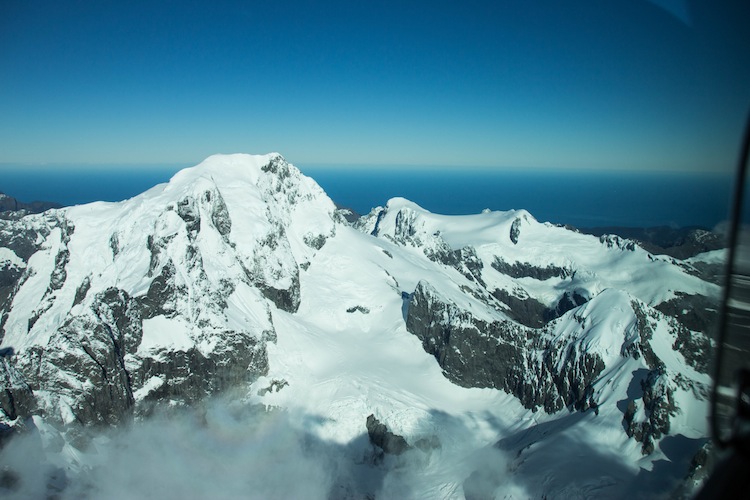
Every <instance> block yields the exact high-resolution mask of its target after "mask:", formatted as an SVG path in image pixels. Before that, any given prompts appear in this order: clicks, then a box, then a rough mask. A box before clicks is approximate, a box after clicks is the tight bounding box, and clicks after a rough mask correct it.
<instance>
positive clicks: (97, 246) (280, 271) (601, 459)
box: [0, 154, 721, 498]
mask: <svg viewBox="0 0 750 500" xmlns="http://www.w3.org/2000/svg"><path fill="white" fill-rule="evenodd" d="M720 257H721V251H714V252H709V253H706V254H701V255H699V256H696V257H693V258H691V259H686V260H679V259H675V258H673V257H669V256H664V255H655V254H651V253H648V252H647V251H646V250H643V249H642V248H641V247H639V246H637V245H635V244H634V243H633V242H632V241H630V240H627V239H623V238H620V237H617V236H612V235H602V236H601V237H594V236H591V235H585V234H580V233H577V232H575V231H571V230H568V229H565V228H562V227H558V226H554V225H551V224H548V223H541V222H538V221H537V220H536V219H534V217H533V216H532V215H531V214H530V213H528V212H527V211H525V210H511V211H507V212H486V213H482V214H477V215H470V216H443V215H438V214H433V213H430V212H428V211H426V210H424V209H423V208H421V207H419V206H418V205H416V204H414V203H412V202H410V201H408V200H405V199H402V198H394V199H392V200H390V201H388V203H387V205H386V206H385V207H377V208H374V209H373V210H372V212H371V213H370V214H368V215H366V216H363V217H362V218H360V219H359V220H358V221H356V222H355V223H353V224H350V223H348V222H347V221H346V220H345V218H344V217H343V215H342V213H341V212H339V211H338V210H337V209H336V206H335V205H334V203H333V202H332V201H331V200H330V199H329V198H328V196H327V195H326V194H325V193H324V192H323V190H322V189H321V188H320V187H319V186H318V185H317V184H316V183H315V182H314V181H313V180H312V179H310V178H308V177H306V176H304V175H302V174H301V173H300V171H299V170H298V169H296V168H295V167H294V166H292V165H290V164H289V163H288V162H287V161H286V160H285V159H284V158H283V157H282V156H281V155H278V154H269V155H263V156H250V155H240V154H237V155H216V156H212V157H210V158H208V159H207V160H205V161H204V162H202V163H201V164H200V165H198V166H196V167H193V168H189V169H186V170H183V171H181V172H179V173H178V174H176V175H175V176H174V177H173V178H172V179H171V180H170V181H169V183H166V184H162V185H158V186H155V187H154V188H152V189H150V190H148V191H146V192H145V193H143V194H141V195H139V196H136V197H134V198H132V199H129V200H126V201H123V202H119V203H104V202H98V203H92V204H88V205H81V206H76V207H69V208H64V209H55V210H49V211H47V212H45V213H43V214H37V215H27V216H25V217H21V218H18V219H17V220H0V338H1V339H2V344H0V348H5V349H4V351H3V352H4V354H7V356H6V357H3V358H2V359H1V360H0V372H1V373H2V374H3V378H2V380H3V381H4V384H5V391H4V395H3V396H0V419H1V420H2V422H3V424H2V425H3V426H4V428H5V429H6V431H7V432H6V435H9V434H12V433H13V432H14V431H17V432H18V433H20V434H28V433H29V432H32V431H33V432H38V433H39V435H40V436H41V438H40V439H41V441H40V444H39V447H40V449H41V450H42V453H43V456H44V457H46V458H45V460H47V461H48V462H49V463H54V464H57V468H56V469H54V470H55V471H56V472H55V474H57V476H55V477H60V474H62V475H63V476H64V477H65V478H66V479H65V481H64V482H63V483H64V485H68V486H64V485H63V486H59V483H56V482H55V481H52V480H51V479H50V477H52V476H49V477H46V479H45V481H41V482H39V483H38V484H31V483H30V482H28V481H26V482H24V481H23V479H19V480H18V481H16V483H14V484H15V486H9V487H8V488H9V489H10V490H11V491H15V492H17V493H18V494H22V493H29V492H31V493H39V492H40V491H42V490H34V488H42V489H44V488H47V490H44V491H47V492H48V493H49V488H53V490H54V489H55V488H57V490H55V491H58V492H62V493H63V494H66V493H65V492H66V491H67V492H69V493H70V494H73V493H71V492H80V490H78V489H76V488H77V486H76V485H80V484H84V483H87V481H88V483H91V482H92V481H94V479H92V478H95V477H97V476H96V474H97V471H100V470H103V468H104V469H106V465H102V464H101V463H100V462H101V460H100V462H96V460H94V459H92V458H90V454H91V453H94V452H93V451H92V449H96V448H97V446H100V447H101V446H105V445H103V444H101V442H102V441H101V438H100V437H99V436H100V435H101V433H102V432H104V430H105V429H111V428H123V429H124V428H131V427H132V428H133V429H136V430H134V431H131V432H145V431H137V429H139V427H137V425H138V423H139V422H140V423H144V422H150V421H152V419H153V418H155V417H152V415H157V414H160V413H161V412H165V411H166V412H173V413H172V414H173V415H174V414H177V413H179V412H180V411H189V410H191V409H194V408H198V407H204V408H205V405H206V404H208V402H209V401H211V400H212V398H221V397H222V395H224V396H226V395H228V394H232V398H233V399H234V400H235V403H236V401H240V402H241V404H242V405H243V407H244V408H262V410H259V411H260V413H258V414H255V413H254V414H253V415H254V416H252V417H251V420H252V421H254V422H265V421H266V420H264V419H266V418H268V417H267V415H268V414H277V413H278V412H282V413H283V414H284V415H285V419H286V420H285V422H286V424H285V425H286V426H288V427H289V428H291V429H293V430H294V433H293V435H294V436H297V437H299V435H300V434H301V435H303V438H301V439H300V443H302V444H301V445H300V446H297V447H292V448H290V450H291V449H293V450H294V453H295V454H296V455H301V456H308V457H309V456H315V454H316V453H318V452H320V450H326V453H327V455H326V456H327V457H328V458H327V460H322V461H321V460H317V461H316V464H317V465H316V467H321V468H322V469H321V474H322V476H321V477H323V476H325V478H326V481H325V485H326V486H325V488H324V491H321V492H320V495H321V496H322V497H331V496H333V497H342V498H361V497H364V496H370V497H372V496H376V495H377V496H383V497H393V496H424V497H443V498H453V497H462V496H472V495H480V496H493V495H501V496H502V495H516V494H517V495H525V496H544V495H553V496H561V495H562V496H569V495H589V494H592V492H596V494H597V495H603V496H613V495H614V496H621V495H624V494H626V493H631V494H640V495H647V496H648V495H651V494H654V495H655V494H664V493H665V492H669V491H670V490H671V489H672V488H674V487H676V486H677V485H678V484H679V483H680V482H681V480H682V478H683V477H684V476H685V474H687V472H688V465H689V462H690V459H691V458H692V455H693V454H694V453H695V452H697V451H698V450H699V448H700V446H701V445H702V444H703V443H704V442H705V436H706V435H707V426H706V415H707V397H708V396H707V395H708V387H709V385H710V379H709V377H708V375H707V363H708V359H709V357H710V340H709V338H708V336H707V330H708V328H709V325H710V324H711V321H712V319H713V318H712V314H713V311H715V308H714V304H715V301H716V297H718V293H719V287H718V285H717V284H715V283H713V282H711V276H709V275H708V274H704V270H705V269H706V266H709V265H711V264H712V263H715V262H716V260H717V259H719V258H720ZM11 348H12V352H11ZM180 409H183V410H180ZM175 412H177V413H175ZM202 415H203V416H202V417H201V419H200V420H199V421H200V422H202V423H201V425H203V426H208V427H209V428H210V426H211V420H210V418H208V417H206V416H205V414H202ZM263 415H266V416H263ZM207 418H208V420H206V419H207ZM144 425H145V424H144ZM34 429H36V430H34ZM239 435H242V433H241V432H240V434H239ZM284 435H286V434H284ZM222 439H223V438H222ZM229 439H231V436H230V437H229ZM257 439H258V438H257V436H256V437H254V438H253V443H255V442H257ZM278 439H282V437H281V434H280V435H279V438H278ZM295 439H296V438H295ZM14 440H15V438H13V439H11V440H10V441H9V442H10V443H13V442H14ZM92 443H94V444H92ZM96 443H99V444H98V445H96ZM311 443H317V444H311ZM278 444H279V442H276V443H275V445H278ZM7 446H10V444H9V445H7ZM92 447H93V448H92ZM332 450H333V451H332ZM572 450H573V451H572ZM675 450H679V451H675ZM277 451H278V452H279V453H282V454H283V453H284V452H283V451H279V449H277ZM110 453H114V452H110ZM290 453H291V451H290ZM571 453H574V455H575V460H569V459H568V457H570V454H571ZM87 454H88V455H87ZM100 454H101V453H100ZM490 456H491V457H494V458H492V459H491V460H490V459H488V457H490ZM86 457H89V458H86ZM498 457H499V458H498ZM96 463H98V465H92V464H96ZM664 463H668V464H669V465H668V466H665V465H663V464H664ZM321 464H322V465H321ZM331 464H333V465H331ZM8 466H9V467H11V469H9V470H12V464H11V465H8ZM316 470H317V469H316ZM649 471H651V472H649ZM19 474H20V473H19ZM217 474H219V473H218V472H217ZM247 474H248V475H249V478H247V477H246V478H245V479H243V480H241V481H240V483H238V484H240V485H244V484H245V483H244V482H242V481H245V480H247V481H251V479H252V480H253V481H256V480H257V481H261V482H262V481H271V480H270V478H268V477H264V476H254V475H253V471H247ZM19 477H21V476H19ZM243 477H244V476H243ZM87 478H88V479H87ZM213 479H215V480H216V481H217V482H218V483H221V477H220V475H219V477H216V478H213ZM88 483H87V484H88ZM218 483H217V484H218ZM50 484H52V485H53V486H50ZM55 484H57V485H58V486H54V485H55ZM108 484H110V486H107V485H103V484H97V485H96V486H95V487H94V491H96V492H98V493H99V494H101V495H102V496H109V495H111V494H115V493H116V492H114V491H112V490H108V489H107V488H109V487H114V486H111V485H113V484H115V482H112V481H110V482H109V483H108ZM227 484H228V483H227ZM248 484H249V483H248ZM253 484H255V483H253ZM264 484H265V485H266V486H268V485H269V484H276V485H277V487H279V488H282V485H281V484H280V483H279V484H277V483H273V482H272V483H264ZM256 486H257V485H256ZM5 487H6V486H0V488H5ZM174 487H175V488H178V486H177V485H176V484H175V486H174ZM217 487H218V486H217ZM287 487H289V485H283V488H287ZM14 488H15V489H14ZM248 488H250V487H249V486H248ZM269 488H271V487H270V486H269ZM174 491H178V490H174ZM237 491H239V492H242V491H245V490H243V489H242V487H240V488H239V490H237ZM258 491H261V490H258ZM263 491H267V492H270V493H273V491H275V490H274V489H273V488H271V489H270V490H269V489H266V490H263ZM279 491H283V492H285V494H289V495H292V496H295V495H296V494H299V493H302V492H303V490H300V491H296V490H289V489H282V490H279ZM277 493H278V491H277ZM307 493H310V492H309V491H308V492H307ZM133 494H137V495H138V496H141V495H147V496H148V495H150V494H151V495H152V494H154V493H149V491H147V490H146V489H145V486H144V490H143V491H140V490H139V491H137V492H135V491H134V493H133ZM192 494H199V492H196V491H192ZM206 494H208V493H206ZM247 494H248V495H250V496H252V495H253V494H254V493H252V491H249V490H248V491H247ZM94 496H97V495H94ZM261 496H262V495H261Z"/></svg>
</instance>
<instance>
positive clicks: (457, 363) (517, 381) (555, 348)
mask: <svg viewBox="0 0 750 500" xmlns="http://www.w3.org/2000/svg"><path fill="white" fill-rule="evenodd" d="M406 328H407V330H408V331H409V332H411V333H412V334H414V335H416V336H417V337H418V338H419V339H420V340H421V341H422V346H423V347H424V349H425V351H426V352H428V353H429V354H432V355H433V356H434V357H435V359H436V360H437V362H438V364H439V365H440V366H441V368H442V369H443V373H444V374H445V376H446V377H447V378H448V379H450V380H451V381H452V382H454V383H456V384H458V385H461V386H464V387H492V388H497V389H503V390H505V391H506V392H509V393H511V394H513V395H514V396H516V397H517V398H518V399H519V400H520V401H521V403H523V405H524V406H525V407H527V408H530V409H536V408H540V407H541V408H544V409H545V411H547V412H555V411H558V410H560V409H562V408H564V407H568V408H574V409H578V410H586V409H588V408H595V407H596V406H597V404H596V401H595V398H594V397H593V388H592V384H593V382H594V381H595V380H596V379H597V377H598V376H599V374H600V373H601V371H602V370H603V369H604V363H603V361H602V359H601V358H600V357H599V356H598V355H597V354H596V353H589V352H585V351H581V350H579V349H578V348H577V347H576V346H575V345H559V344H557V345H556V344H552V343H548V342H545V340H544V339H545V330H534V329H530V328H526V327H523V326H521V325H518V324H517V323H514V322H512V321H493V322H486V321H483V320H480V319H478V318H476V317H474V316H473V315H472V314H471V313H469V312H468V311H464V310H461V309H460V308H459V307H458V306H456V305H455V304H452V303H450V302H447V301H445V300H444V299H441V298H440V296H439V293H438V292H437V291H436V290H435V289H433V288H432V287H431V286H430V285H429V284H427V283H425V282H420V283H419V284H418V285H417V288H416V290H415V291H414V293H413V294H411V295H410V300H409V307H408V315H407V319H406Z"/></svg>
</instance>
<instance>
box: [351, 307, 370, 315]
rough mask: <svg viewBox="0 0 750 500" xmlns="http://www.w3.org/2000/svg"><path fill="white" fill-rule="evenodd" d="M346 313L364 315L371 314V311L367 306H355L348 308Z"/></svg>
mask: <svg viewBox="0 0 750 500" xmlns="http://www.w3.org/2000/svg"><path fill="white" fill-rule="evenodd" d="M346 312H348V313H355V312H360V313H362V314H370V309H369V308H367V307H365V306H353V307H349V308H347V310H346Z"/></svg>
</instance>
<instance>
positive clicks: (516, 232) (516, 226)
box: [510, 218, 521, 245]
mask: <svg viewBox="0 0 750 500" xmlns="http://www.w3.org/2000/svg"><path fill="white" fill-rule="evenodd" d="M519 236H521V219H520V218H516V219H515V220H514V221H513V224H511V226H510V241H512V242H513V244H514V245H517V244H518V237H519Z"/></svg>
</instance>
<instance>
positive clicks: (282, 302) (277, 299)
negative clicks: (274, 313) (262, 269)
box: [256, 271, 300, 313]
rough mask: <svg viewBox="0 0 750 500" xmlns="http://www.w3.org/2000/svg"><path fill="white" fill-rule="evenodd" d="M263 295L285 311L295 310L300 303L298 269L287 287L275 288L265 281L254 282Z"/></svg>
mask: <svg viewBox="0 0 750 500" xmlns="http://www.w3.org/2000/svg"><path fill="white" fill-rule="evenodd" d="M256 286H257V287H258V288H259V289H260V291H261V292H262V293H263V295H264V296H265V297H266V298H268V299H269V300H270V301H271V302H273V303H274V304H275V305H276V307H278V308H279V309H281V310H284V311H287V312H292V313H293V312H297V309H299V304H300V289H299V271H297V273H296V274H295V275H294V276H293V277H292V284H291V286H290V287H289V288H282V289H279V288H275V287H272V286H270V285H267V284H265V283H262V282H261V283H256Z"/></svg>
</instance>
